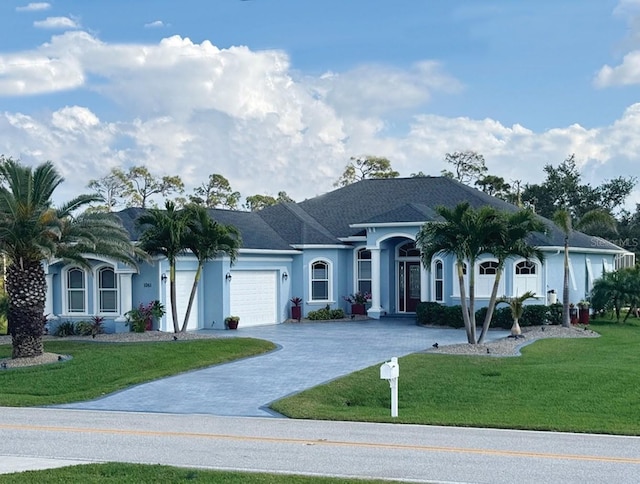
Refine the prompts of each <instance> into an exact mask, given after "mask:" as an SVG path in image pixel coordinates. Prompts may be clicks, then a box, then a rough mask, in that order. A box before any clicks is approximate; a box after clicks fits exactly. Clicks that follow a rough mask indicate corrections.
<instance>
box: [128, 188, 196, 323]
mask: <svg viewBox="0 0 640 484" xmlns="http://www.w3.org/2000/svg"><path fill="white" fill-rule="evenodd" d="M137 224H138V226H139V227H140V228H141V229H142V234H141V235H140V241H139V247H140V249H141V250H144V251H145V252H146V253H148V254H150V255H163V256H164V257H166V258H167V261H168V263H169V299H170V301H171V319H172V321H173V331H174V332H175V333H178V332H179V331H180V323H179V321H178V310H177V307H176V259H177V257H178V255H179V254H180V253H182V252H184V250H185V248H186V246H185V242H184V236H185V232H186V230H187V213H186V212H185V211H184V210H182V211H180V210H177V208H176V205H175V204H174V203H173V202H172V201H171V200H167V201H166V202H165V210H160V209H157V208H153V209H150V210H149V211H148V212H146V213H145V214H143V215H141V216H140V217H139V218H138V220H137Z"/></svg>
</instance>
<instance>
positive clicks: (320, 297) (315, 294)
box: [309, 259, 332, 302]
mask: <svg viewBox="0 0 640 484" xmlns="http://www.w3.org/2000/svg"><path fill="white" fill-rule="evenodd" d="M331 275H332V264H331V261H328V260H326V259H316V260H313V261H311V263H310V264H309V281H310V284H309V293H310V296H311V301H314V302H329V301H330V299H331V289H332V277H331Z"/></svg>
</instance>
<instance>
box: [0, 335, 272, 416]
mask: <svg viewBox="0 0 640 484" xmlns="http://www.w3.org/2000/svg"><path fill="white" fill-rule="evenodd" d="M274 348H275V345H274V344H273V343H271V342H269V341H263V340H258V339H253V338H220V339H199V340H189V341H167V342H145V343H95V342H80V341H65V340H60V341H47V342H45V351H47V352H50V353H58V354H64V355H71V356H72V359H71V360H69V361H64V362H60V363H52V364H48V365H40V366H31V367H25V368H14V369H11V370H2V371H0V406H15V407H21V406H35V405H52V404H60V403H70V402H78V401H82V400H89V399H93V398H97V397H100V396H102V395H105V394H107V393H111V392H115V391H117V390H121V389H123V388H126V387H128V386H131V385H135V384H138V383H143V382H147V381H151V380H155V379H158V378H162V377H166V376H170V375H175V374H177V373H181V372H184V371H189V370H195V369H198V368H204V367H207V366H211V365H216V364H220V363H225V362H228V361H231V360H236V359H238V358H244V357H248V356H253V355H257V354H261V353H265V352H267V351H271V350H273V349H274ZM10 355H11V346H10V345H2V346H0V358H6V357H8V356H10Z"/></svg>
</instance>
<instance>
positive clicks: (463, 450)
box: [0, 424, 640, 464]
mask: <svg viewBox="0 0 640 484" xmlns="http://www.w3.org/2000/svg"><path fill="white" fill-rule="evenodd" d="M0 429H6V430H29V431H40V432H76V433H87V434H119V435H137V436H149V437H181V438H198V439H214V440H215V439H217V440H236V441H251V442H269V443H280V444H302V445H323V446H343V447H364V448H373V449H376V448H377V449H396V450H414V451H422V452H450V453H460V454H481V455H494V456H505V457H526V458H536V459H554V460H578V461H593V462H610V463H621V464H640V458H633V457H611V456H598V455H579V454H554V453H546V452H527V451H518V450H495V449H482V448H469V447H441V446H433V445H412V444H391V443H376V442H346V441H340V440H326V439H318V440H309V439H293V438H284V437H259V436H242V435H229V434H208V433H197V432H171V431H159V430H127V429H124V430H123V429H100V428H98V429H93V428H83V427H52V426H43V425H8V424H0Z"/></svg>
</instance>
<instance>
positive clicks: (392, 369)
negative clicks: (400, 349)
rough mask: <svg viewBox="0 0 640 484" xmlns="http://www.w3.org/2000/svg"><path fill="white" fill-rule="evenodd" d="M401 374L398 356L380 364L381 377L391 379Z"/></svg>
mask: <svg viewBox="0 0 640 484" xmlns="http://www.w3.org/2000/svg"><path fill="white" fill-rule="evenodd" d="M399 376H400V367H399V366H398V358H395V357H394V358H391V361H387V362H385V363H383V364H382V365H381V366H380V379H382V380H391V379H393V378H398V377H399Z"/></svg>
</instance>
